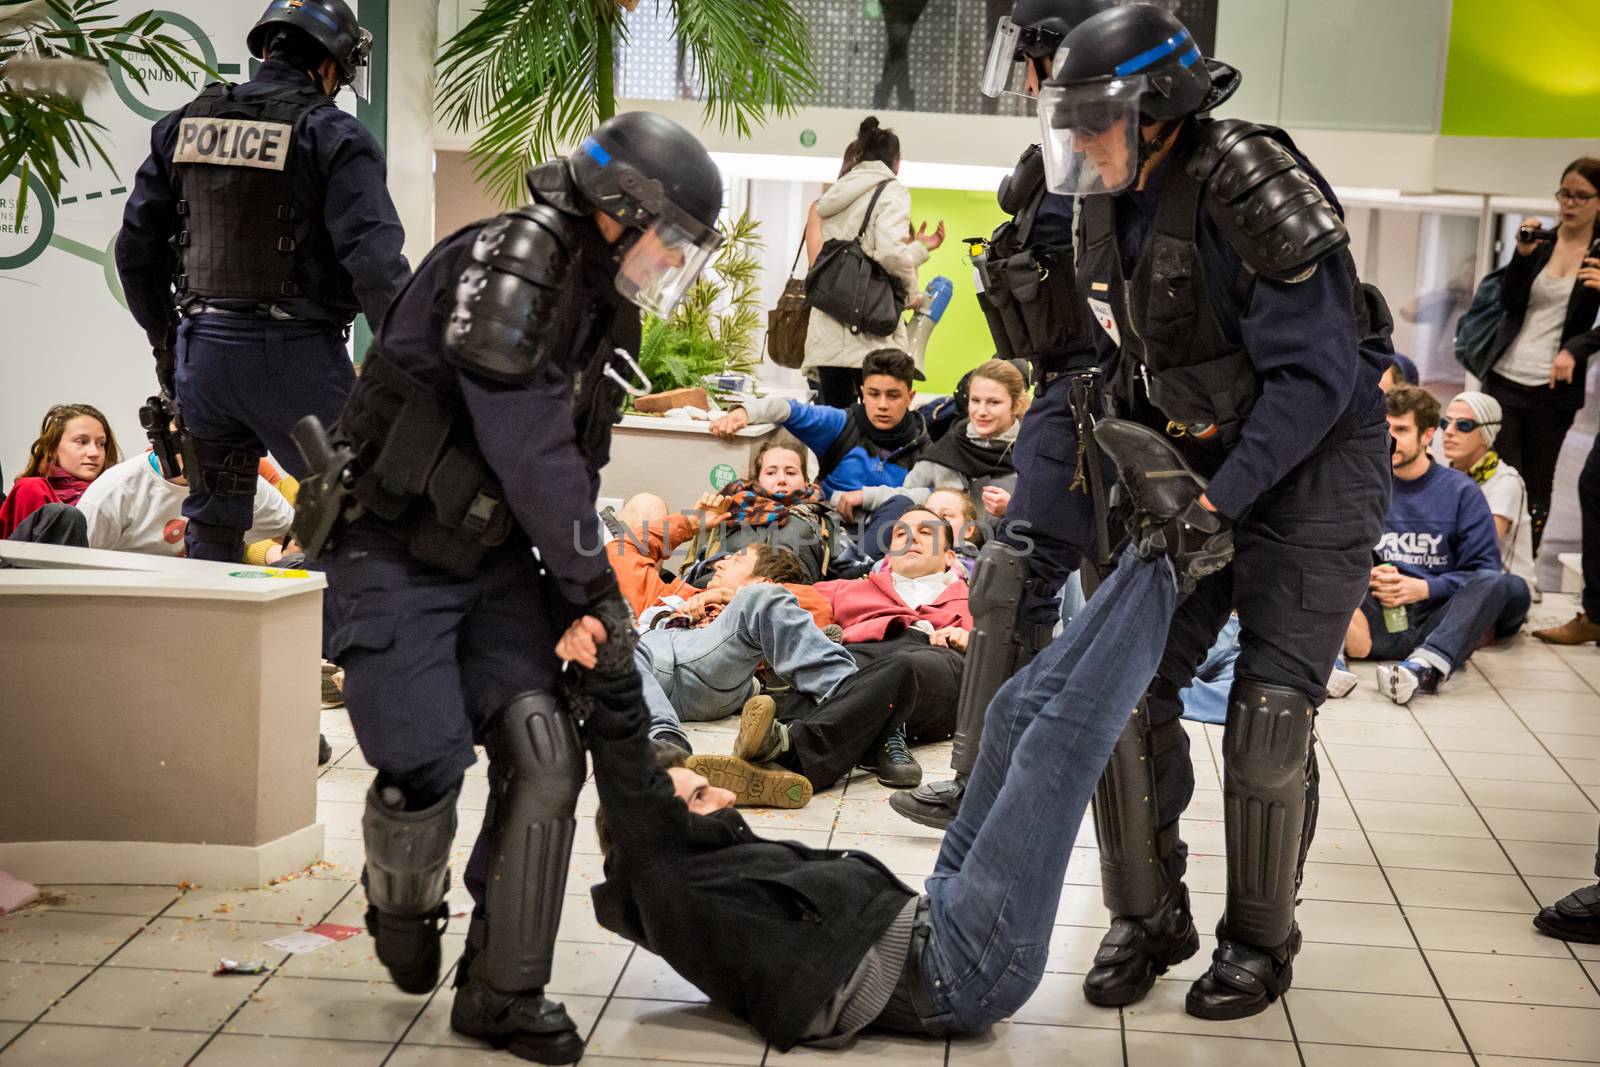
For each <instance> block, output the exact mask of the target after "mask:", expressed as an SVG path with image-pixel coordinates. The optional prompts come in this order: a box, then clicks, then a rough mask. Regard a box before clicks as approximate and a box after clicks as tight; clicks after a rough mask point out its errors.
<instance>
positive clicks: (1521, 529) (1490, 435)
mask: <svg viewBox="0 0 1600 1067" xmlns="http://www.w3.org/2000/svg"><path fill="white" fill-rule="evenodd" d="M1500 421H1501V412H1500V401H1498V400H1496V399H1495V398H1494V397H1492V396H1490V395H1489V394H1488V393H1480V392H1473V391H1470V390H1469V391H1467V392H1462V393H1457V394H1456V395H1455V398H1454V399H1452V400H1451V401H1450V403H1449V405H1448V406H1446V407H1445V409H1444V417H1443V418H1441V419H1440V420H1439V429H1440V431H1441V433H1440V439H1441V442H1442V447H1443V450H1444V458H1445V459H1446V460H1447V461H1448V462H1449V463H1450V466H1452V467H1454V468H1455V469H1456V470H1458V471H1460V472H1461V473H1462V474H1465V475H1467V476H1468V477H1469V478H1471V479H1472V480H1473V481H1475V482H1477V483H1478V487H1479V488H1480V489H1482V490H1483V495H1484V497H1485V498H1486V499H1487V500H1488V501H1489V510H1490V511H1492V512H1493V513H1494V525H1495V530H1496V532H1497V533H1498V534H1499V537H1500V558H1501V560H1502V565H1503V568H1504V570H1505V572H1506V573H1507V574H1510V575H1515V576H1516V577H1518V578H1519V579H1521V580H1522V581H1523V582H1524V583H1526V586H1527V592H1528V594H1529V596H1530V597H1531V599H1532V600H1534V601H1538V600H1540V599H1542V597H1541V594H1540V593H1539V580H1538V574H1537V569H1538V568H1537V561H1536V560H1535V558H1534V555H1533V547H1532V545H1533V521H1532V519H1531V518H1530V517H1529V511H1528V490H1527V486H1526V485H1525V484H1524V483H1523V480H1522V475H1521V474H1520V473H1518V471H1517V469H1516V468H1515V467H1513V466H1512V465H1511V464H1509V463H1507V462H1506V461H1505V460H1503V459H1501V458H1500V456H1499V454H1498V453H1497V452H1495V451H1494V439H1495V436H1496V435H1497V434H1498V433H1499V432H1500Z"/></svg>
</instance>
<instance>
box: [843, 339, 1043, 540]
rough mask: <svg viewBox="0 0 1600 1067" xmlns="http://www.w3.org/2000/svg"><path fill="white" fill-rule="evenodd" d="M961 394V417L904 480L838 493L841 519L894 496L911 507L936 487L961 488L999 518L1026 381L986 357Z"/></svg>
mask: <svg viewBox="0 0 1600 1067" xmlns="http://www.w3.org/2000/svg"><path fill="white" fill-rule="evenodd" d="M967 396H968V399H967V414H966V416H965V417H964V418H960V419H957V420H956V422H955V423H954V424H953V425H952V426H951V427H950V429H949V430H948V431H946V432H945V434H944V436H943V437H941V438H939V440H937V441H935V442H934V443H933V445H932V446H931V447H929V448H927V449H925V450H924V451H923V453H922V457H921V458H920V459H919V460H918V461H917V463H916V465H915V466H913V467H912V468H911V472H910V473H909V474H907V475H906V480H905V482H904V483H902V484H901V485H898V486H886V485H878V486H868V487H866V488H864V489H857V490H855V491H854V492H851V493H846V494H844V497H843V498H842V499H841V500H840V502H839V510H840V511H841V512H842V513H843V514H844V516H845V518H847V519H848V518H850V517H851V516H852V515H853V513H854V512H855V511H857V510H860V511H877V510H878V509H879V508H882V507H885V506H886V505H889V504H890V503H891V502H894V501H895V498H896V497H902V498H905V500H906V501H909V503H910V505H912V506H921V505H925V504H927V502H928V497H929V496H930V495H932V494H933V493H935V492H937V491H939V490H941V489H951V490H955V491H956V492H958V493H963V494H965V495H967V496H969V497H971V498H972V500H973V501H975V502H978V503H980V504H981V506H982V508H983V510H984V511H985V512H986V513H987V514H988V515H991V516H993V517H994V518H997V519H999V518H1003V517H1004V516H1005V513H1006V507H1007V505H1008V504H1009V503H1010V502H1011V493H1012V491H1013V490H1014V489H1016V485H1017V470H1016V467H1014V466H1012V463H1011V452H1012V448H1013V446H1014V445H1015V444H1016V442H1017V433H1018V432H1019V431H1020V430H1021V429H1022V421H1021V420H1022V413H1023V411H1024V410H1025V408H1026V407H1027V382H1026V381H1025V380H1024V379H1023V377H1022V372H1021V371H1019V370H1017V368H1016V367H1014V366H1013V365H1012V364H1010V363H1008V362H1007V361H1005V360H1003V359H991V360H989V361H988V362H987V363H984V364H982V365H980V366H979V367H978V368H977V369H975V370H974V371H973V372H972V377H971V379H970V382H969V384H968V387H967ZM896 503H898V502H896Z"/></svg>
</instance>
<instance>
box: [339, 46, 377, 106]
mask: <svg viewBox="0 0 1600 1067" xmlns="http://www.w3.org/2000/svg"><path fill="white" fill-rule="evenodd" d="M348 62H349V69H348V70H346V71H345V75H344V80H345V84H346V85H348V86H350V88H351V89H352V90H353V91H354V92H355V94H356V95H357V96H359V97H360V98H361V99H363V100H367V101H370V100H371V99H372V96H371V92H372V34H371V33H369V32H368V31H367V30H365V29H363V30H361V31H360V33H359V35H358V36H357V38H356V46H355V47H354V48H352V49H351V50H350V59H349V61H348Z"/></svg>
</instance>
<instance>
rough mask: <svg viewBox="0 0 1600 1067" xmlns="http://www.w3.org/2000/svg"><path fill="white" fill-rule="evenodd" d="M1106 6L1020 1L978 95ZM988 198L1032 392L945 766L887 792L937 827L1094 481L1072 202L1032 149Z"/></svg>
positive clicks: (1006, 321)
mask: <svg viewBox="0 0 1600 1067" xmlns="http://www.w3.org/2000/svg"><path fill="white" fill-rule="evenodd" d="M1112 2H1113V0H1018V2H1017V3H1016V5H1015V6H1014V7H1013V8H1012V11H1011V14H1010V15H1009V16H1008V17H1006V18H1002V19H1000V20H999V23H998V25H997V26H996V28H995V33H994V38H993V40H992V41H991V43H990V49H989V60H988V63H987V65H986V66H985V68H984V76H983V77H984V80H983V84H982V86H981V89H982V91H983V93H984V95H985V96H989V97H997V96H999V95H1000V94H1002V93H1006V92H1013V91H1016V89H1017V87H1020V89H1021V92H1022V93H1023V94H1024V95H1027V96H1035V95H1037V93H1038V89H1039V86H1040V84H1041V83H1042V82H1043V81H1044V80H1045V79H1046V78H1048V77H1049V76H1050V71H1051V67H1052V64H1053V63H1054V61H1055V56H1056V53H1057V51H1059V49H1060V48H1061V44H1062V42H1063V41H1064V40H1065V39H1066V35H1067V34H1068V33H1069V32H1070V31H1071V30H1072V28H1073V27H1074V26H1076V25H1077V24H1078V23H1080V22H1082V21H1083V20H1084V19H1086V18H1088V17H1089V16H1091V15H1094V14H1096V13H1098V12H1100V11H1104V10H1105V9H1106V8H1108V7H1110V6H1111V4H1112ZM999 201H1000V207H1001V209H1002V210H1003V211H1004V212H1005V213H1006V214H1007V215H1008V216H1011V217H1010V218H1008V219H1007V220H1006V221H1005V222H1004V223H1002V224H1001V225H1000V227H999V228H998V229H996V230H995V232H994V234H993V236H992V237H991V238H990V239H989V241H988V242H987V245H986V249H985V254H984V256H983V259H982V262H981V263H980V265H979V267H978V270H979V272H980V275H981V279H982V290H981V291H980V292H979V294H978V301H979V303H980V305H981V306H982V307H983V311H984V316H985V318H986V319H987V320H988V323H989V331H990V333H991V334H992V335H993V337H994V343H995V350H996V352H997V353H998V354H999V355H1000V357H1001V358H1003V359H1012V358H1024V359H1028V360H1029V361H1030V362H1031V363H1032V367H1033V389H1034V392H1033V396H1034V399H1033V404H1032V406H1030V407H1029V408H1028V417H1027V418H1026V419H1024V420H1023V422H1022V432H1021V434H1020V435H1019V436H1018V437H1017V443H1016V448H1015V450H1014V452H1013V457H1014V462H1015V464H1016V468H1017V474H1018V479H1017V488H1016V492H1015V493H1014V494H1013V495H1012V497H1011V502H1010V505H1009V506H1008V507H1007V509H1006V518H1005V522H1004V524H1003V525H1002V526H1001V530H1000V534H1001V538H1000V541H999V542H992V543H991V544H990V545H989V546H986V548H985V549H984V551H983V552H982V553H981V554H980V557H979V564H978V572H977V573H976V574H975V575H974V577H973V583H972V593H973V602H972V603H973V615H974V622H975V626H974V629H973V642H972V646H971V647H970V648H969V649H968V653H967V664H968V666H967V669H966V672H965V673H964V676H963V679H962V693H961V698H960V703H959V705H958V712H957V726H956V735H955V748H954V751H953V753H952V755H951V766H952V767H953V769H954V770H955V772H956V775H955V777H954V778H953V779H950V780H947V781H941V782H930V783H928V784H926V785H923V786H920V787H919V788H917V789H915V790H907V791H904V792H900V793H896V794H895V795H894V796H893V797H891V798H890V802H891V804H892V806H893V807H894V809H895V811H897V812H899V813H900V814H901V815H903V816H904V817H906V818H908V819H910V820H912V821H913V822H916V823H920V824H922V825H924V826H933V827H936V828H943V827H945V826H946V825H948V824H949V822H950V820H951V819H953V818H954V817H955V814H956V812H957V811H958V810H959V808H960V804H961V795H962V793H963V791H964V790H965V787H966V780H967V776H968V774H969V773H970V772H971V770H972V765H973V761H974V760H975V759H976V758H977V754H978V739H979V736H980V734H981V732H982V727H983V713H984V711H985V709H987V707H988V705H989V701H990V699H991V698H992V697H993V696H994V693H995V691H996V690H997V689H998V688H999V687H1000V684H1001V683H1002V682H1004V681H1005V679H1006V678H1007V677H1009V676H1010V675H1011V674H1012V673H1013V671H1014V670H1015V669H1016V668H1018V667H1020V666H1021V665H1022V663H1024V662H1025V661H1026V659H1027V658H1028V657H1030V656H1031V655H1032V654H1033V653H1034V652H1035V651H1037V650H1038V649H1040V648H1043V647H1044V646H1045V645H1046V644H1048V643H1049V642H1050V639H1051V636H1052V634H1053V632H1054V629H1055V624H1056V621H1057V619H1058V618H1059V616H1060V610H1061V607H1060V600H1059V597H1060V594H1061V590H1062V586H1063V585H1064V584H1065V583H1066V581H1067V579H1068V578H1069V577H1071V576H1072V575H1073V572H1075V571H1077V570H1078V569H1079V567H1080V566H1081V565H1082V564H1083V562H1084V561H1086V560H1093V559H1094V558H1095V556H1096V554H1097V553H1096V549H1097V547H1098V546H1097V544H1096V533H1095V530H1096V524H1095V513H1096V509H1095V503H1096V500H1095V495H1094V490H1095V489H1096V488H1097V486H1096V478H1097V476H1098V474H1099V473H1100V472H1099V471H1098V470H1095V469H1094V464H1095V456H1094V455H1093V454H1092V453H1091V452H1090V450H1092V448H1093V443H1092V439H1091V438H1090V437H1089V435H1087V434H1086V433H1084V431H1085V430H1087V428H1088V425H1089V421H1088V420H1089V419H1091V418H1092V413H1093V409H1094V407H1095V406H1096V405H1097V403H1098V395H1099V384H1098V381H1099V369H1098V365H1097V358H1098V357H1097V356H1096V354H1095V350H1094V343H1093V338H1092V335H1091V334H1090V332H1089V331H1090V328H1091V325H1092V324H1091V323H1090V321H1089V318H1088V316H1087V315H1086V314H1085V313H1084V311H1083V307H1082V305H1081V304H1080V303H1079V301H1078V298H1077V293H1076V290H1075V287H1074V284H1073V263H1072V213H1073V198H1072V197H1070V196H1063V195H1060V194H1057V193H1052V192H1050V191H1049V190H1048V189H1047V188H1046V187H1045V173H1044V159H1043V157H1042V156H1041V155H1040V151H1039V146H1038V145H1032V146H1030V147H1029V148H1028V150H1027V151H1026V152H1024V153H1023V154H1022V158H1021V159H1019V160H1018V161H1017V166H1016V168H1015V169H1014V170H1013V171H1012V173H1011V174H1010V175H1008V176H1007V177H1006V178H1005V180H1004V181H1002V182H1001V183H1000V192H999ZM1080 441H1081V442H1083V443H1084V445H1085V449H1083V450H1080V448H1079V442H1080ZM1008 549H1013V550H1016V551H1008ZM1018 552H1020V553H1022V555H1021V558H1019V557H1018Z"/></svg>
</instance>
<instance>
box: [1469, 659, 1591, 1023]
mask: <svg viewBox="0 0 1600 1067" xmlns="http://www.w3.org/2000/svg"><path fill="white" fill-rule="evenodd" d="M1562 662H1563V665H1565V661H1564V660H1563V661H1562ZM1569 669H1570V668H1569ZM1478 673H1479V674H1483V672H1482V671H1481V670H1480V671H1479V672H1478ZM1573 673H1574V674H1577V672H1576V671H1573ZM1580 677H1582V676H1581V675H1580ZM1484 680H1485V681H1487V682H1488V683H1489V687H1490V688H1491V689H1493V690H1494V691H1495V695H1496V696H1498V697H1499V698H1500V699H1501V700H1503V701H1505V704H1506V707H1508V708H1511V714H1512V715H1515V716H1516V717H1517V721H1518V722H1522V724H1523V726H1524V727H1526V726H1527V723H1525V722H1523V720H1522V713H1521V712H1519V711H1517V709H1516V708H1512V707H1511V702H1510V701H1509V700H1506V698H1505V694H1504V693H1502V692H1500V687H1499V686H1498V685H1497V684H1495V681H1494V679H1492V678H1490V677H1489V676H1488V675H1486V674H1485V675H1484ZM1584 684H1586V685H1587V684H1588V683H1587V681H1586V682H1585V683H1584ZM1539 746H1540V747H1541V748H1544V750H1545V753H1546V754H1547V755H1548V756H1549V757H1550V758H1551V759H1552V760H1555V764H1556V766H1557V767H1560V768H1561V773H1562V774H1565V775H1566V776H1567V779H1568V781H1570V782H1571V783H1572V785H1573V787H1574V788H1576V789H1577V790H1578V792H1579V793H1581V794H1582V795H1583V796H1584V797H1586V798H1588V799H1589V802H1590V804H1592V805H1594V806H1595V807H1596V809H1597V812H1600V804H1595V802H1594V799H1593V798H1592V797H1589V793H1588V791H1587V790H1585V789H1584V788H1583V786H1582V785H1581V784H1580V783H1579V782H1578V780H1577V779H1576V778H1574V777H1573V776H1572V772H1571V771H1570V770H1568V769H1567V765H1566V764H1564V763H1562V762H1561V760H1560V759H1559V758H1558V757H1557V756H1556V755H1555V754H1554V753H1552V752H1550V750H1549V748H1548V746H1546V745H1545V743H1544V741H1543V739H1540V740H1539ZM1456 787H1457V788H1461V782H1460V781H1459V780H1457V781H1456ZM1461 791H1462V792H1464V793H1465V792H1466V790H1465V789H1462V790H1461ZM1467 800H1468V801H1470V802H1471V803H1472V805H1473V810H1475V811H1476V810H1477V801H1475V800H1473V799H1472V796H1471V795H1470V794H1469V795H1468V796H1467ZM1479 818H1483V816H1482V815H1481V814H1480V815H1479ZM1484 821H1485V822H1486V823H1487V822H1488V820H1487V819H1485V820H1484ZM1491 832H1493V831H1492V830H1491ZM1495 842H1496V843H1497V844H1499V843H1500V839H1499V838H1498V837H1496V838H1495ZM1500 851H1502V852H1504V853H1505V856H1506V861H1507V862H1509V863H1510V864H1511V869H1512V870H1513V871H1515V872H1516V873H1517V877H1518V878H1520V879H1521V880H1522V884H1523V886H1524V887H1525V888H1526V889H1527V890H1528V892H1529V894H1531V895H1532V897H1533V899H1534V906H1535V907H1541V908H1542V907H1543V906H1544V902H1543V901H1542V900H1541V899H1540V898H1539V894H1537V893H1535V892H1534V891H1533V886H1531V885H1529V884H1528V877H1529V876H1527V875H1524V874H1523V873H1522V868H1520V867H1518V866H1517V864H1516V862H1515V861H1514V860H1512V859H1511V853H1510V852H1509V851H1508V850H1507V849H1506V847H1505V845H1504V844H1500ZM1535 877H1539V876H1535ZM1551 940H1552V941H1555V942H1556V943H1557V944H1559V945H1561V946H1562V947H1563V948H1565V949H1566V950H1567V955H1568V956H1569V957H1570V958H1571V959H1572V960H1573V961H1575V962H1576V963H1577V964H1578V970H1579V971H1580V972H1582V973H1583V976H1584V977H1585V978H1587V979H1588V980H1589V986H1590V988H1591V989H1593V990H1594V991H1595V992H1596V993H1597V994H1600V979H1597V978H1596V977H1595V976H1594V975H1593V974H1590V973H1589V969H1588V968H1587V967H1585V966H1584V965H1583V961H1582V960H1581V959H1579V957H1578V953H1577V950H1576V949H1574V948H1573V947H1572V945H1571V944H1570V943H1569V942H1566V941H1562V940H1561V939H1559V938H1551Z"/></svg>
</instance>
